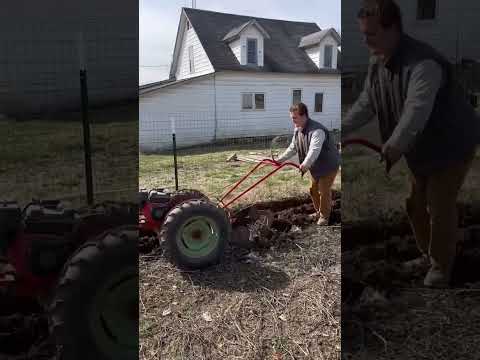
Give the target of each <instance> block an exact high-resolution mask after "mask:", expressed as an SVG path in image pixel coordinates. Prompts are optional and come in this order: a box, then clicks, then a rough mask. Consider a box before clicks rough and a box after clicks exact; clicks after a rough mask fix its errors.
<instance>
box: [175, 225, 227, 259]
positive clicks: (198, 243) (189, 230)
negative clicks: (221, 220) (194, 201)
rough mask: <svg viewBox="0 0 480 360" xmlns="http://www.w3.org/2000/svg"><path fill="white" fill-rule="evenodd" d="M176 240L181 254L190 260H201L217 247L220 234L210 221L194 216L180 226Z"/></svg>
mask: <svg viewBox="0 0 480 360" xmlns="http://www.w3.org/2000/svg"><path fill="white" fill-rule="evenodd" d="M176 240H177V245H178V248H179V250H180V252H181V253H183V254H184V255H186V256H188V257H191V258H201V257H205V256H207V255H208V254H210V253H211V252H212V251H213V250H215V248H216V247H217V246H218V244H219V240H220V232H219V229H218V226H217V224H216V223H215V222H214V221H213V220H212V219H210V218H208V217H206V216H195V217H192V218H190V219H188V220H187V221H186V222H185V223H184V224H182V226H181V227H180V229H179V231H178V233H177V238H176Z"/></svg>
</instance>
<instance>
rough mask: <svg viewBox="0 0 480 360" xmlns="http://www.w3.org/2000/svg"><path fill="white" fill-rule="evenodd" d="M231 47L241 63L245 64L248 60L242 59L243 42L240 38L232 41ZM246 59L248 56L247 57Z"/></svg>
mask: <svg viewBox="0 0 480 360" xmlns="http://www.w3.org/2000/svg"><path fill="white" fill-rule="evenodd" d="M229 46H230V49H232V52H233V54H234V55H235V57H236V58H237V60H238V63H239V64H243V63H244V62H245V61H246V60H242V43H241V40H240V39H237V40H234V41H232V42H231V43H230V44H229ZM245 59H246V58H245Z"/></svg>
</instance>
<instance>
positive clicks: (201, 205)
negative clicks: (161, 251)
mask: <svg viewBox="0 0 480 360" xmlns="http://www.w3.org/2000/svg"><path fill="white" fill-rule="evenodd" d="M231 233H232V230H231V226H230V221H229V219H228V217H227V215H226V213H225V211H223V210H222V209H221V208H219V207H217V206H216V205H214V204H212V203H211V202H209V201H206V200H190V201H186V202H183V203H182V204H180V205H178V206H176V207H174V208H173V209H171V210H170V212H169V213H168V214H167V216H166V218H165V221H164V223H163V225H162V228H161V231H160V241H161V242H162V243H164V244H166V255H167V257H168V258H169V259H170V261H172V262H173V263H175V264H176V265H177V266H179V267H183V268H189V269H201V268H205V267H208V266H211V265H215V264H217V263H219V262H220V261H221V259H222V257H223V254H224V251H225V245H226V244H227V243H228V242H229V241H230V237H231Z"/></svg>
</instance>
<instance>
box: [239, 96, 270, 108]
mask: <svg viewBox="0 0 480 360" xmlns="http://www.w3.org/2000/svg"><path fill="white" fill-rule="evenodd" d="M244 94H250V95H251V96H252V108H251V109H244V108H243V95H244ZM255 94H262V95H263V109H257V108H256V107H255ZM266 109H267V94H266V93H265V92H262V91H244V92H242V93H240V111H246V112H251V111H265V110H266Z"/></svg>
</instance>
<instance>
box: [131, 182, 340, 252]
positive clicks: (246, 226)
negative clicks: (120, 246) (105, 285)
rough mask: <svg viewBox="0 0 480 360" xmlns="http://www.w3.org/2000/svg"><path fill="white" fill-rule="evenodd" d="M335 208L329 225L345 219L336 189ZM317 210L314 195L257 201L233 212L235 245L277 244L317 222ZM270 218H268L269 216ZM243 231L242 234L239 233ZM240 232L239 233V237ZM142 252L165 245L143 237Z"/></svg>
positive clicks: (154, 239)
mask: <svg viewBox="0 0 480 360" xmlns="http://www.w3.org/2000/svg"><path fill="white" fill-rule="evenodd" d="M332 199H333V208H332V214H331V217H330V224H329V225H339V224H340V222H341V194H340V193H339V192H337V191H334V192H333V196H332ZM314 214H315V209H314V207H313V204H312V201H311V199H310V197H303V198H292V199H286V200H276V201H269V202H260V203H255V204H252V205H250V206H247V207H245V208H243V209H241V210H237V211H236V212H234V213H233V214H232V228H233V231H234V238H233V240H232V244H231V245H232V246H234V247H241V248H255V247H259V248H264V247H269V246H274V245H275V244H276V243H278V242H279V241H281V240H282V239H284V238H285V236H286V235H288V234H289V233H291V232H298V231H301V230H302V228H304V227H306V226H309V225H312V224H314V222H315V221H316V218H315V217H314V216H313V215H314ZM267 217H268V218H269V219H266V218H267ZM239 234H240V236H238V235H239ZM236 235H237V236H236ZM139 252H140V253H141V254H151V253H156V254H160V253H161V252H162V249H161V244H159V241H158V239H157V238H156V237H155V236H148V237H144V238H142V239H140V242H139Z"/></svg>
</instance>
